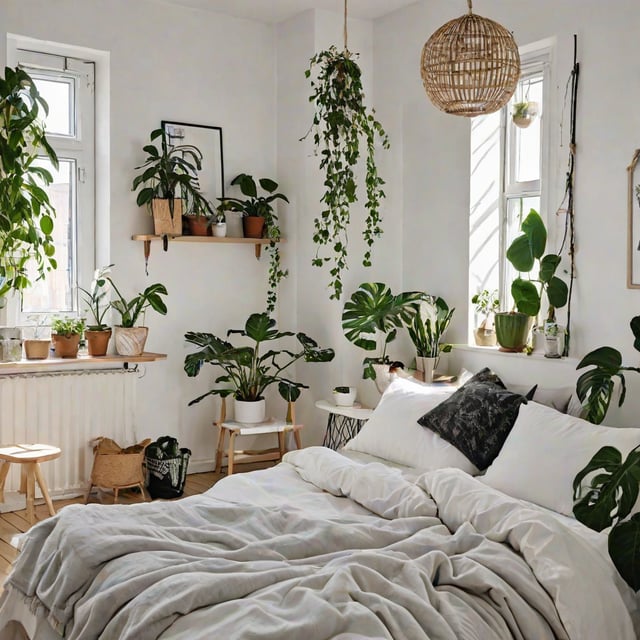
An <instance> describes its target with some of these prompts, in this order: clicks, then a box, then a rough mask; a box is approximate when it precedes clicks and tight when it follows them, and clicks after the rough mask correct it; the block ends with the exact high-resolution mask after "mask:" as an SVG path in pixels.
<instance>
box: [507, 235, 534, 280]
mask: <svg viewBox="0 0 640 640" xmlns="http://www.w3.org/2000/svg"><path fill="white" fill-rule="evenodd" d="M507 260H509V262H510V263H511V264H512V265H513V266H514V267H515V269H516V271H519V272H521V273H529V271H531V269H533V265H534V264H535V257H534V255H533V252H532V250H531V243H530V242H529V238H527V236H525V235H521V236H518V237H517V238H516V239H515V240H514V241H513V242H512V243H511V245H510V246H509V248H508V249H507Z"/></svg>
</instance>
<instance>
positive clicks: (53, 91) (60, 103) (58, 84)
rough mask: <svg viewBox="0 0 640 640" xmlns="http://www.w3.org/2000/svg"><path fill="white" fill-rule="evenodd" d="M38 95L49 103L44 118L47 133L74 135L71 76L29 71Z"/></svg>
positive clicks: (73, 101) (73, 100) (72, 82)
mask: <svg viewBox="0 0 640 640" xmlns="http://www.w3.org/2000/svg"><path fill="white" fill-rule="evenodd" d="M31 77H32V78H33V80H34V82H35V84H36V87H37V88H38V91H39V92H40V95H41V96H42V97H43V98H44V99H45V100H46V101H47V104H48V105H49V114H48V115H47V117H46V118H45V121H44V122H45V127H46V131H47V133H48V134H54V135H61V136H72V135H75V117H74V108H73V107H74V104H75V99H74V89H75V87H74V81H73V79H72V78H54V77H51V76H46V75H41V74H37V73H33V72H31Z"/></svg>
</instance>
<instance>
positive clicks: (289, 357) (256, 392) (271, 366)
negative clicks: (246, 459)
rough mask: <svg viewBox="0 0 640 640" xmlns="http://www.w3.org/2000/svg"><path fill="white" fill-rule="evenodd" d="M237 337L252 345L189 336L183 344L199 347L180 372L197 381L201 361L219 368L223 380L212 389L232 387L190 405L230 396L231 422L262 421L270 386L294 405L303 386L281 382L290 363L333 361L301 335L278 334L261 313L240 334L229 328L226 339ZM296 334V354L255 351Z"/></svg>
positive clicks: (201, 335)
mask: <svg viewBox="0 0 640 640" xmlns="http://www.w3.org/2000/svg"><path fill="white" fill-rule="evenodd" d="M232 334H237V335H239V336H241V337H243V338H249V339H250V340H252V341H253V345H247V346H238V347H236V346H234V345H233V344H231V343H230V342H228V341H227V340H224V339H223V338H218V337H217V336H214V335H213V334H211V333H197V332H192V331H190V332H188V333H187V334H185V340H186V341H187V342H189V343H190V344H194V345H196V346H197V347H199V350H198V351H196V352H194V353H190V354H189V355H187V357H186V358H185V360H184V370H185V371H186V373H187V375H188V376H189V377H194V376H197V375H198V374H199V373H200V370H201V368H202V365H203V364H204V363H206V362H208V363H210V364H212V365H214V366H217V367H220V368H221V369H222V370H223V371H224V375H222V376H219V377H218V378H217V379H216V381H215V382H216V384H221V383H225V384H230V385H231V387H232V388H218V387H217V388H214V389H211V390H210V391H207V393H205V394H203V395H201V396H199V397H197V398H195V400H192V401H191V402H190V403H189V405H192V404H195V403H197V402H200V401H201V400H202V399H204V398H206V397H208V396H211V395H218V396H221V397H223V398H225V397H227V396H229V395H233V397H234V399H235V413H234V415H235V419H236V420H237V421H238V422H248V423H252V422H262V421H263V420H264V417H265V400H264V397H263V394H264V392H265V390H266V389H267V388H268V387H269V386H270V385H272V384H276V383H277V385H278V391H279V392H280V395H281V396H282V397H283V398H284V399H285V400H286V401H287V402H295V401H296V400H297V399H298V397H299V396H300V393H301V389H308V386H307V385H305V384H302V383H301V382H295V381H293V380H290V379H288V378H285V377H284V376H283V375H282V374H283V371H284V370H285V369H287V368H288V367H290V366H291V365H292V364H293V363H294V362H296V361H298V360H300V359H302V360H304V361H305V362H330V361H331V360H333V358H334V355H335V354H334V351H333V349H321V348H319V347H318V343H317V342H316V341H315V340H312V339H311V338H309V337H308V336H307V335H305V334H304V333H297V334H294V333H292V332H291V331H278V329H277V328H276V321H275V320H273V319H272V318H270V317H269V316H268V314H266V313H253V314H251V315H250V316H249V318H248V319H247V321H246V323H245V326H244V329H229V331H227V337H229V336H230V335H232ZM293 335H295V336H296V338H297V340H298V342H299V343H300V346H299V347H298V348H297V349H296V350H295V351H293V350H291V351H290V350H289V349H281V350H280V351H276V350H275V349H273V348H271V349H269V350H268V351H267V352H266V353H261V352H260V347H261V345H262V344H263V343H265V342H271V341H274V340H280V339H281V338H287V337H290V336H293Z"/></svg>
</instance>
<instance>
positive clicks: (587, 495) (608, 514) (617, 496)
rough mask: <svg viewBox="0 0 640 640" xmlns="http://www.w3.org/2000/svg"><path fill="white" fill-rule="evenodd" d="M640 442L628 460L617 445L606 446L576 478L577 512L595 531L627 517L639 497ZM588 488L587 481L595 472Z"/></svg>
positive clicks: (576, 515)
mask: <svg viewBox="0 0 640 640" xmlns="http://www.w3.org/2000/svg"><path fill="white" fill-rule="evenodd" d="M638 449H640V445H638V447H636V448H635V449H633V450H632V451H631V452H630V453H629V455H628V456H627V458H626V460H625V461H624V462H623V461H622V455H621V454H620V452H619V451H618V450H617V449H616V448H615V447H608V446H606V447H602V448H601V449H600V450H599V451H598V452H597V453H596V454H595V455H594V456H593V458H592V459H591V460H590V461H589V463H588V464H587V466H586V467H585V468H584V469H582V470H581V471H580V472H579V473H578V475H577V476H576V477H575V479H574V481H573V497H574V500H575V503H574V505H573V514H574V515H575V517H576V519H578V520H579V521H580V522H582V523H583V524H585V525H586V526H588V527H589V528H591V529H594V530H595V531H602V530H603V529H606V528H607V527H610V526H611V525H612V524H613V523H614V522H617V521H619V520H622V519H624V518H626V517H627V516H628V515H629V513H631V509H632V508H633V506H634V505H635V503H636V500H637V499H638V492H639V483H640V451H639V450H638ZM600 471H602V473H598V475H597V476H595V477H593V478H592V479H591V481H590V482H588V483H587V485H586V487H585V486H584V485H583V481H584V480H585V479H586V478H587V476H589V475H590V474H592V473H594V472H600Z"/></svg>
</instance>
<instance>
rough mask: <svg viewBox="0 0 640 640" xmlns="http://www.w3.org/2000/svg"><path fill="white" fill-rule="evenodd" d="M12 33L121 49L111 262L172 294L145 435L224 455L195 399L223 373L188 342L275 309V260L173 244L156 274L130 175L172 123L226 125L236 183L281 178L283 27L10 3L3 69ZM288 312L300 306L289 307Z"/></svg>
mask: <svg viewBox="0 0 640 640" xmlns="http://www.w3.org/2000/svg"><path fill="white" fill-rule="evenodd" d="M7 33H15V34H20V35H23V36H29V37H33V38H39V39H43V40H50V41H54V42H62V43H66V44H72V45H77V46H84V47H90V48H93V49H100V50H103V51H108V52H110V63H111V79H110V90H111V96H110V98H111V100H110V123H109V124H110V130H111V133H110V145H111V169H110V175H109V176H108V178H109V179H110V192H109V195H110V198H111V207H110V214H111V215H110V225H109V238H108V240H109V242H110V245H111V254H110V259H111V261H112V262H114V263H115V264H116V268H115V271H114V275H115V277H116V278H117V279H118V281H119V282H120V283H122V284H123V288H124V290H125V291H126V293H127V294H133V293H135V292H137V291H140V290H142V288H144V287H145V286H147V285H148V284H151V283H153V282H163V283H165V284H166V286H167V289H168V291H169V297H168V300H167V303H168V309H169V311H168V314H167V316H166V317H161V316H158V315H157V314H149V315H148V316H147V322H148V325H149V326H150V336H149V341H148V345H147V349H148V350H150V351H159V352H164V353H167V354H168V359H167V360H166V361H164V362H157V363H153V364H149V365H148V366H146V367H145V375H144V376H143V377H142V378H141V379H140V380H139V384H138V424H139V428H138V434H137V435H138V438H143V437H146V436H151V437H157V436H158V435H163V434H166V433H170V434H177V436H178V438H179V439H180V442H181V444H183V445H184V446H188V447H190V448H191V449H192V450H193V452H194V457H193V459H192V465H191V470H197V469H198V468H199V464H198V461H199V460H200V461H202V460H204V461H208V463H210V461H211V460H212V459H213V449H214V445H215V441H214V433H213V432H214V430H213V429H212V427H211V421H212V419H213V418H214V411H215V409H214V401H213V400H207V401H205V402H203V403H201V404H200V405H197V406H195V407H187V402H188V401H189V400H190V399H192V398H194V397H196V396H197V395H199V394H201V393H203V392H204V391H205V390H206V389H207V388H209V384H210V383H211V382H212V380H213V369H211V372H203V373H202V374H201V375H200V376H199V378H197V379H195V380H193V379H188V378H187V377H186V375H185V374H184V372H183V370H182V363H183V359H184V355H185V353H187V348H186V345H185V344H184V341H183V335H184V333H185V331H187V330H202V331H212V332H215V333H219V332H224V331H226V329H227V328H229V327H236V326H241V323H242V322H243V321H244V320H245V319H246V317H247V316H248V315H249V313H251V312H253V311H258V310H260V309H262V308H264V290H265V283H266V273H267V271H266V270H267V264H268V261H267V260H266V259H264V258H263V259H262V260H261V261H260V262H258V261H257V260H256V259H255V257H254V254H253V247H247V246H240V245H235V246H234V245H199V244H172V245H170V246H169V251H168V253H163V252H162V250H161V246H160V245H159V244H154V245H153V247H152V254H151V260H150V263H149V276H148V277H146V276H145V273H144V264H143V253H142V244H141V243H136V242H133V241H131V239H130V237H131V235H132V234H134V233H149V232H151V229H152V223H151V219H150V218H149V217H147V215H146V213H145V212H144V211H143V210H141V209H139V208H138V207H137V206H136V204H135V194H134V193H132V192H131V189H130V187H131V180H132V177H133V172H134V167H135V166H136V165H137V164H139V163H140V161H141V160H142V159H143V157H144V156H143V154H142V146H143V144H145V142H146V140H148V134H149V132H150V131H151V130H152V129H154V128H156V127H158V126H159V124H160V121H161V120H162V119H168V120H176V121H183V122H193V123H199V124H209V125H217V126H221V127H222V129H223V141H224V161H225V176H226V182H227V184H228V183H229V180H230V179H231V178H233V177H234V176H235V175H237V173H239V172H241V171H246V172H248V173H252V174H253V175H254V176H257V177H258V176H259V177H262V176H269V177H274V178H276V179H277V178H278V172H277V165H276V127H275V122H276V116H277V113H276V85H275V44H274V35H273V28H272V27H270V26H268V25H264V24H261V23H258V22H255V21H250V20H240V19H235V18H232V17H228V16H225V15H222V14H216V13H212V12H208V11H197V10H189V9H185V8H181V7H176V6H172V5H169V4H164V3H158V2H150V1H148V0H136V1H135V2H131V0H83V2H77V1H74V0H57V1H56V2H51V1H50V0H3V2H2V3H1V7H0V62H4V58H5V54H6V43H5V38H6V34H7ZM102 177H103V178H104V176H102ZM286 215H287V214H286V211H283V218H285V219H286ZM100 240H104V238H101V239H100ZM289 286H291V285H288V284H285V285H284V289H285V292H286V288H287V287H289ZM289 300H290V303H289V304H292V303H291V298H289ZM280 314H281V315H282V316H285V317H290V316H292V315H294V313H293V308H292V307H291V306H286V305H285V304H284V303H283V304H282V305H281V307H280ZM96 435H98V434H96Z"/></svg>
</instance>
